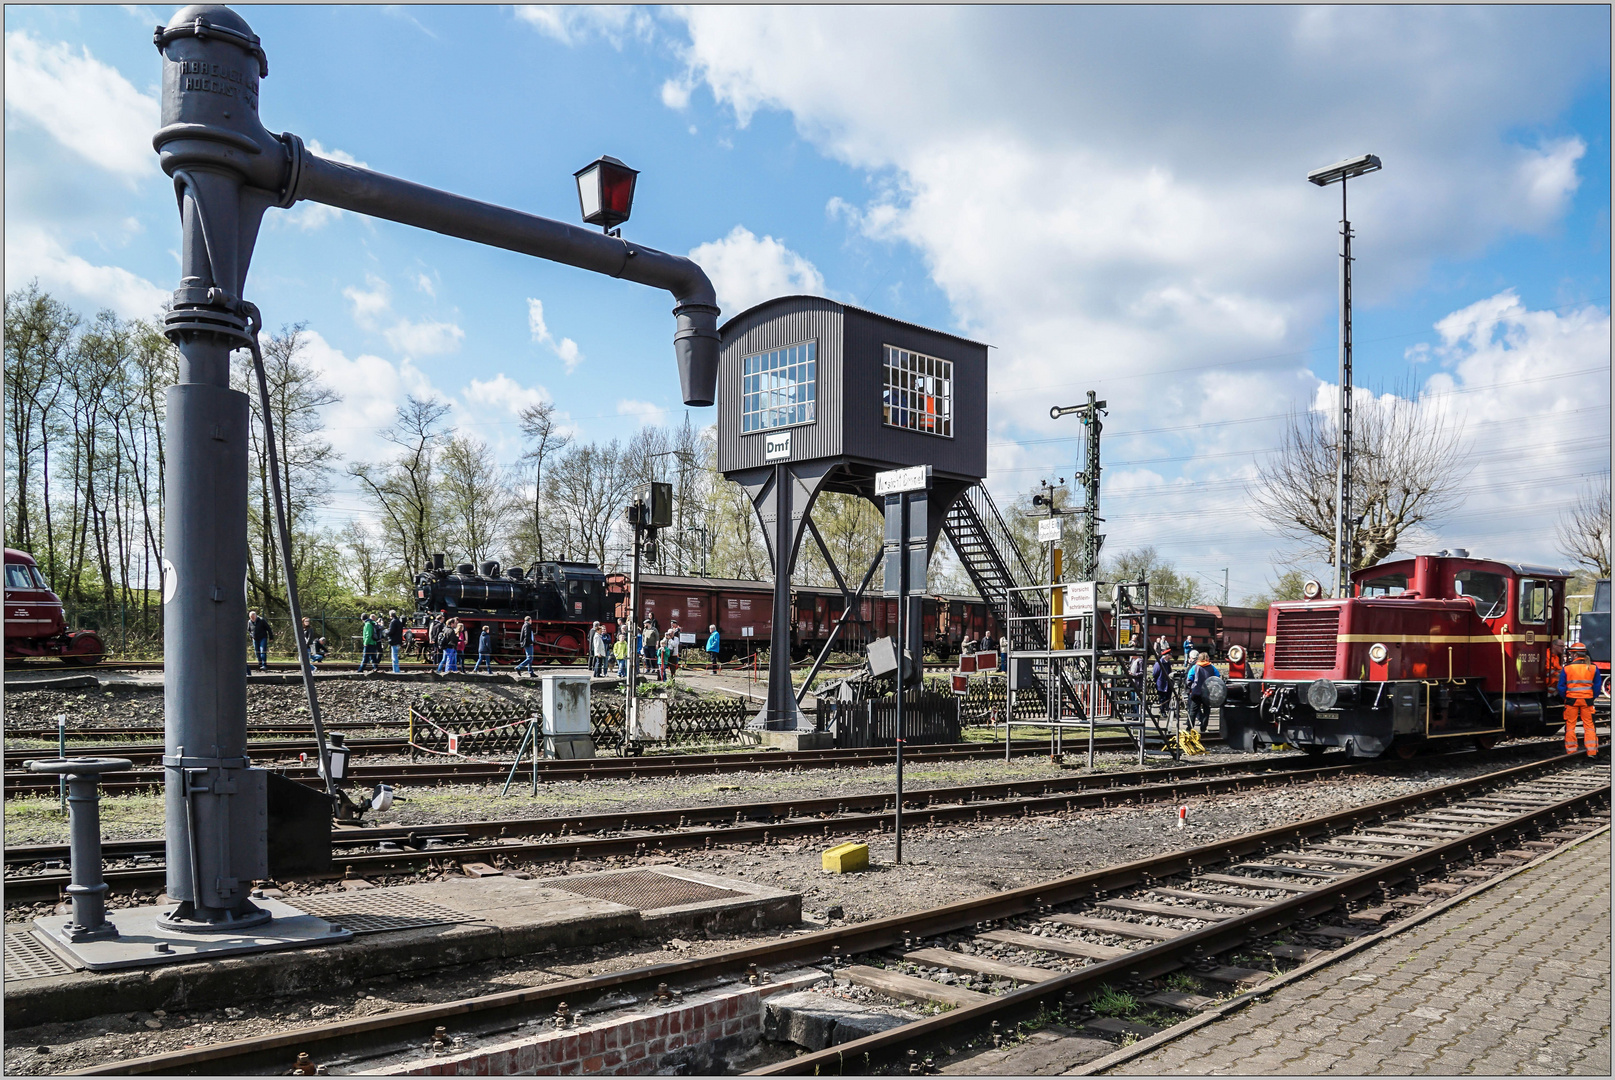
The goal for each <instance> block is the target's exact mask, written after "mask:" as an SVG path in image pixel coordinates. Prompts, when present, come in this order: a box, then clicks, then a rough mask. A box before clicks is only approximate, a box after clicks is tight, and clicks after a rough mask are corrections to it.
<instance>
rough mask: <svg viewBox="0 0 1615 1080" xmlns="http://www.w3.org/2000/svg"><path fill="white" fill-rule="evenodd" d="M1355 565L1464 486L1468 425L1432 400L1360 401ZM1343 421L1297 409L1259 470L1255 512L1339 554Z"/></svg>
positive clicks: (1312, 550) (1375, 555)
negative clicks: (1338, 436) (1338, 435)
mask: <svg viewBox="0 0 1615 1080" xmlns="http://www.w3.org/2000/svg"><path fill="white" fill-rule="evenodd" d="M1354 428H1355V430H1354V434H1353V447H1352V449H1353V454H1352V460H1353V467H1352V516H1353V527H1352V546H1351V569H1352V570H1353V571H1356V570H1361V569H1362V568H1364V567H1367V566H1373V565H1374V564H1375V563H1378V562H1380V561H1382V560H1383V559H1385V557H1386V556H1388V555H1390V554H1391V553H1392V552H1393V551H1395V550H1396V547H1397V544H1398V543H1399V542H1400V541H1401V540H1402V538H1403V537H1404V536H1406V535H1407V533H1408V532H1409V530H1412V529H1414V528H1416V527H1417V526H1419V525H1422V524H1424V523H1425V522H1428V521H1431V520H1433V519H1435V518H1436V517H1439V516H1440V515H1441V514H1442V513H1444V512H1445V511H1446V510H1448V509H1449V508H1450V507H1451V506H1452V505H1453V504H1454V502H1455V501H1456V499H1457V497H1458V495H1459V494H1460V492H1461V491H1462V490H1463V486H1462V485H1463V480H1464V478H1465V477H1466V476H1467V475H1468V473H1469V469H1468V467H1466V466H1465V465H1464V463H1463V447H1462V429H1461V425H1459V424H1457V423H1455V422H1453V421H1451V420H1449V419H1448V418H1447V417H1446V416H1445V414H1443V413H1442V412H1441V411H1440V410H1438V409H1437V408H1434V407H1432V406H1431V405H1430V404H1429V403H1428V402H1425V401H1419V400H1414V399H1410V398H1407V397H1404V396H1402V395H1399V394H1388V395H1383V396H1379V397H1376V396H1374V395H1371V394H1364V395H1363V396H1362V398H1361V401H1360V402H1359V403H1358V404H1357V406H1356V423H1355V425H1354ZM1337 461H1338V454H1337V447H1336V445H1335V425H1334V423H1333V421H1332V420H1330V419H1329V418H1326V417H1325V416H1324V415H1323V414H1322V413H1320V412H1317V411H1316V410H1308V411H1306V412H1305V413H1302V414H1300V415H1292V416H1291V417H1290V420H1289V424H1288V427H1287V429H1286V430H1285V433H1284V440H1283V443H1282V445H1281V446H1280V448H1279V449H1278V451H1277V452H1275V453H1274V455H1273V456H1272V457H1271V458H1270V459H1269V460H1268V461H1267V462H1266V463H1264V464H1263V465H1261V466H1260V467H1259V469H1258V472H1257V478H1256V481H1255V482H1254V484H1253V485H1252V487H1251V491H1250V496H1251V500H1252V502H1253V504H1254V506H1255V509H1256V512H1257V513H1258V514H1259V515H1260V516H1261V517H1262V518H1263V519H1264V520H1266V521H1267V522H1268V524H1270V525H1272V526H1273V527H1274V528H1275V529H1277V530H1278V531H1279V532H1280V533H1282V534H1283V535H1285V536H1287V537H1289V538H1290V539H1292V540H1298V541H1300V542H1302V543H1303V544H1304V545H1305V546H1306V548H1305V551H1306V554H1307V555H1312V556H1320V557H1322V558H1325V559H1329V558H1331V556H1332V554H1333V550H1334V541H1335V467H1336V462H1337Z"/></svg>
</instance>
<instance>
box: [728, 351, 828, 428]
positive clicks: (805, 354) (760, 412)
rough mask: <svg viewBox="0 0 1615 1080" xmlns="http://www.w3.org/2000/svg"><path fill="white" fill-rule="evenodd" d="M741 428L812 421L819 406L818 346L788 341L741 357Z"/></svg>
mask: <svg viewBox="0 0 1615 1080" xmlns="http://www.w3.org/2000/svg"><path fill="white" fill-rule="evenodd" d="M740 371H741V395H742V397H741V407H740V431H741V434H745V433H746V432H748V431H762V430H764V429H766V428H777V427H789V426H790V425H792V424H811V423H813V421H814V419H815V417H816V415H817V407H818V390H819V382H818V348H817V345H816V343H815V342H812V341H808V342H803V343H802V344H800V345H788V346H786V347H785V348H783V349H775V350H773V351H772V352H765V353H758V354H757V355H756V356H747V357H744V358H742V359H741V361H740Z"/></svg>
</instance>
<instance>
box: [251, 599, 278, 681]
mask: <svg viewBox="0 0 1615 1080" xmlns="http://www.w3.org/2000/svg"><path fill="white" fill-rule="evenodd" d="M247 630H248V631H249V632H250V633H251V634H252V650H253V652H255V653H257V654H258V670H259V671H268V670H269V643H270V642H271V641H273V640H274V637H275V631H274V629H273V628H271V627H270V625H269V620H268V619H266V618H264V617H263V616H262V615H260V614H258V613H257V612H256V611H249V612H247ZM248 670H251V669H250V668H249V669H248Z"/></svg>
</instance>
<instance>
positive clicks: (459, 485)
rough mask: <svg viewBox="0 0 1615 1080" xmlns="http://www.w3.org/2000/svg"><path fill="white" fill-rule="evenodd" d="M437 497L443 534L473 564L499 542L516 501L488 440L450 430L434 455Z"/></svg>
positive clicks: (484, 558)
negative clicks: (445, 534) (447, 438)
mask: <svg viewBox="0 0 1615 1080" xmlns="http://www.w3.org/2000/svg"><path fill="white" fill-rule="evenodd" d="M439 461H440V463H441V465H440V468H439V472H438V500H439V507H440V509H441V512H442V515H443V520H444V524H445V525H446V527H447V530H448V533H449V535H451V536H453V537H454V539H455V542H456V543H458V544H459V545H460V550H461V551H462V552H463V553H464V554H465V557H466V559H467V560H469V561H470V562H471V563H473V564H475V565H478V566H480V565H482V563H483V562H485V561H487V560H489V559H492V558H493V557H494V553H495V551H497V550H498V549H499V548H500V547H501V546H503V545H504V543H505V538H506V534H507V533H508V532H509V530H510V523H511V519H512V517H514V515H515V510H516V504H515V500H514V499H513V498H512V497H511V494H510V492H509V491H508V490H507V489H506V488H505V482H504V476H503V475H502V474H501V470H500V468H499V465H498V463H497V462H495V461H494V459H493V454H492V453H490V452H489V450H488V444H487V443H485V442H483V441H482V440H481V439H478V438H477V437H476V436H474V435H456V436H454V437H453V438H451V439H450V440H449V441H448V442H447V443H445V444H444V446H443V452H442V454H441V455H440V456H439Z"/></svg>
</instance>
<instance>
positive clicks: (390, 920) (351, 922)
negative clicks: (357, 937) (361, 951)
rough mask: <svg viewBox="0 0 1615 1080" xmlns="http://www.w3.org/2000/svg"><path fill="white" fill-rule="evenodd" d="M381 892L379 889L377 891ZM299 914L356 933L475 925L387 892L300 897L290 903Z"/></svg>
mask: <svg viewBox="0 0 1615 1080" xmlns="http://www.w3.org/2000/svg"><path fill="white" fill-rule="evenodd" d="M379 891H380V890H378V892H379ZM292 904H293V906H295V907H296V908H297V909H298V910H299V911H305V912H307V913H308V914H310V915H318V916H319V917H320V918H322V919H330V920H331V921H332V922H334V923H338V924H340V925H342V926H343V927H345V928H347V929H349V930H352V931H353V932H354V933H355V934H375V933H379V932H380V931H382V930H410V929H413V928H415V927H417V926H444V925H452V924H454V923H463V922H474V921H475V920H474V919H472V918H471V916H469V915H467V914H466V913H465V912H463V911H453V910H451V909H449V908H446V907H438V906H437V905H436V904H429V903H427V902H426V901H425V900H418V899H416V898H415V897H413V896H409V895H407V894H404V893H399V892H395V891H393V890H387V891H386V892H382V893H381V894H380V895H379V896H372V895H367V894H366V893H364V892H357V893H333V894H330V895H327V896H299V897H298V898H297V899H296V900H294V901H292Z"/></svg>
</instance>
